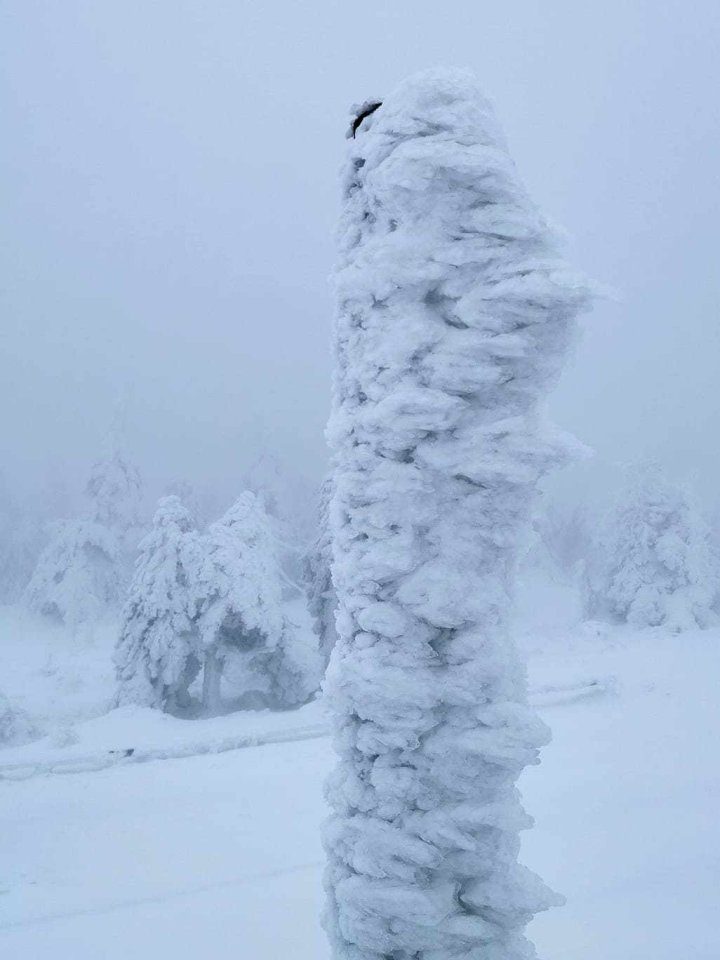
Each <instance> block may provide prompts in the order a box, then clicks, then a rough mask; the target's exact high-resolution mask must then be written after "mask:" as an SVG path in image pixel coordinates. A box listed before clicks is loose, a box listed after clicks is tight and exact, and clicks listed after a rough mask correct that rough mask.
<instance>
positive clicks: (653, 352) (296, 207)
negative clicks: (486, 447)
mask: <svg viewBox="0 0 720 960" xmlns="http://www.w3.org/2000/svg"><path fill="white" fill-rule="evenodd" d="M0 21H1V25H2V29H1V30H0V47H1V48H2V67H1V68H0V69H1V70H2V75H3V83H2V86H1V88H0V108H1V109H2V113H3V117H4V132H5V136H4V146H3V154H2V160H1V163H2V177H1V180H2V183H1V186H0V189H1V190H2V207H3V210H4V213H5V216H4V217H3V218H2V226H1V227H0V230H1V236H0V241H1V244H2V253H1V257H2V261H1V262H2V311H3V321H2V339H1V342H0V364H1V367H0V416H1V417H2V424H1V431H2V433H1V435H2V441H3V451H4V455H3V459H2V464H0V480H2V483H3V485H4V486H5V487H6V488H7V489H8V490H9V492H10V493H11V495H13V496H16V497H22V496H23V495H25V494H26V493H27V491H35V492H40V491H42V490H44V489H46V487H47V484H48V483H49V482H58V483H65V484H67V485H69V486H70V487H71V488H74V489H77V488H79V487H80V486H81V485H82V484H83V482H84V480H85V477H86V475H87V473H88V470H89V467H90V464H91V463H92V461H93V460H94V459H95V458H96V457H97V456H98V454H99V453H100V451H101V447H102V440H103V436H104V434H105V433H106V431H107V428H108V425H109V423H110V420H111V418H112V415H113V409H114V405H115V403H116V399H117V397H118V395H119V394H121V393H123V392H127V393H128V396H129V400H128V403H127V433H128V443H129V447H130V449H131V451H132V454H133V456H134V458H135V460H136V461H137V463H138V465H139V467H140V469H141V471H142V473H143V475H144V476H145V477H146V479H147V480H148V484H149V486H150V488H151V489H155V488H158V489H159V488H160V487H161V485H162V483H164V482H165V481H169V480H173V479H179V480H188V481H190V482H193V483H196V484H198V485H200V486H205V487H208V486H209V487H215V488H218V489H221V490H223V491H227V492H228V495H230V494H231V493H232V492H233V491H235V492H239V490H237V487H238V486H240V484H241V477H242V474H243V471H244V470H245V469H246V468H247V467H248V466H249V464H250V462H251V461H252V460H253V459H254V457H255V456H256V455H257V453H258V452H259V450H260V449H261V448H262V447H265V448H267V449H269V450H272V451H274V452H275V453H276V454H277V455H278V456H279V457H280V458H281V459H282V460H284V461H286V462H287V463H288V464H289V466H290V467H291V468H292V469H293V470H294V471H297V472H298V473H300V474H302V475H304V476H305V477H307V478H308V479H309V480H311V481H313V482H317V481H319V480H320V478H321V477H322V475H323V473H324V472H325V469H326V465H327V452H326V448H325V441H324V436H323V431H324V426H325V422H326V419H327V415H328V410H329V400H330V367H331V361H330V326H331V322H332V315H333V302H332V292H331V288H330V285H329V283H328V276H329V274H330V273H331V271H332V267H333V263H334V259H335V253H334V231H335V221H336V216H337V212H338V207H339V185H338V170H339V168H340V165H341V163H342V159H343V155H344V148H345V143H344V139H343V138H344V133H345V129H346V124H347V118H348V107H349V105H350V103H352V102H357V101H361V100H364V99H365V98H366V97H368V96H375V95H379V96H382V95H384V94H385V93H387V92H389V91H390V90H391V89H393V88H394V87H395V86H396V85H397V83H399V82H400V81H401V80H402V79H403V78H404V77H406V76H407V75H409V74H412V73H414V72H416V71H418V70H422V69H425V68H427V67H433V66H437V65H448V66H461V67H466V68H469V69H471V70H473V72H474V73H476V74H477V76H478V77H479V79H480V81H481V83H482V85H483V87H484V89H485V90H486V91H487V93H488V95H489V96H490V97H491V98H492V99H493V101H494V102H495V104H496V107H497V110H498V114H499V117H500V119H501V122H502V123H503V125H504V128H505V131H506V134H507V137H508V140H509V144H510V150H511V153H512V155H513V157H514V158H515V161H516V163H517V165H518V168H519V171H520V174H521V176H522V178H523V180H524V181H525V184H526V185H527V188H528V190H529V192H530V193H531V195H532V196H533V198H534V199H535V201H536V202H537V203H538V205H539V206H540V207H541V208H542V209H543V210H544V212H545V213H546V214H547V215H548V216H549V217H550V218H551V219H552V220H553V221H554V222H557V223H558V224H560V225H561V227H562V228H563V229H564V230H565V231H566V232H567V234H568V237H569V249H568V251H567V255H568V259H569V260H570V262H571V263H572V264H573V265H574V266H576V267H577V268H578V269H580V270H582V271H584V272H585V273H587V274H588V275H590V276H591V277H593V278H594V279H596V280H597V281H599V282H600V283H601V284H603V285H605V286H607V287H608V288H610V289H612V290H614V291H617V296H616V297H614V298H611V299H607V300H605V301H603V302H600V303H598V305H597V306H596V308H595V310H594V312H593V313H592V314H591V315H590V317H589V318H588V319H587V320H586V321H585V322H584V328H585V332H584V336H583V338H582V340H581V341H580V343H579V344H578V347H577V350H576V353H575V357H574V359H573V361H572V362H571V364H570V366H569V367H568V369H567V371H566V372H565V374H564V376H563V378H562V380H561V382H560V384H559V386H558V388H557V389H556V391H555V393H554V395H553V398H552V401H551V405H550V413H551V415H552V417H553V419H554V420H555V421H556V422H557V423H558V424H559V425H560V426H561V427H562V428H563V429H566V430H568V431H570V432H572V433H574V434H575V435H576V436H578V438H579V439H580V440H582V442H583V443H585V444H587V445H588V446H590V447H591V448H593V449H594V450H595V451H596V456H595V458H594V460H592V461H591V462H589V463H587V464H583V465H581V466H578V467H574V468H570V469H568V470H566V471H565V473H564V475H563V476H561V477H559V478H558V479H557V480H555V481H554V482H555V483H556V484H557V485H558V488H559V489H561V490H563V491H565V492H566V493H567V495H568V496H570V497H573V498H578V497H579V496H583V495H585V494H587V495H593V496H594V495H597V494H600V493H602V492H603V491H604V489H605V488H607V487H608V486H610V485H611V482H612V481H613V480H614V478H615V475H616V472H617V468H618V465H619V464H622V463H624V462H626V461H631V460H634V459H638V458H642V457H645V456H653V457H656V458H657V459H658V460H659V461H660V462H661V463H662V464H663V466H664V467H665V469H666V470H667V472H668V473H669V475H670V476H671V477H672V478H673V479H677V480H689V481H691V482H692V483H693V484H694V485H695V487H696V489H697V490H698V492H699V493H700V494H701V496H702V498H703V499H704V500H705V502H706V504H708V505H709V506H710V507H712V508H715V507H716V506H717V495H716V490H717V487H718V483H719V481H720V451H718V450H717V449H716V447H715V446H714V445H713V444H712V443H711V442H708V437H709V436H710V437H711V436H713V432H714V427H715V425H716V424H717V422H718V420H719V419H720V391H718V389H717V369H718V354H719V348H720V333H719V332H718V319H717V316H718V303H719V302H720V272H719V271H718V270H717V257H716V254H715V246H716V241H715V230H714V226H715V225H714V219H715V216H716V211H717V210H718V208H720V183H719V181H718V177H717V172H716V167H717V156H718V155H719V154H720V124H718V119H719V117H718V112H719V110H718V105H717V97H716V94H715V91H716V90H717V87H718V81H719V80H720V67H719V66H718V58H717V49H718V48H719V41H720V14H719V13H718V9H717V7H716V5H715V4H712V3H710V2H702V3H698V4H694V5H693V6H692V7H691V8H688V7H687V6H686V5H685V4H681V3H680V2H679V0H668V2H667V3H665V4H663V5H662V7H658V6H657V5H656V4H652V3H650V2H645V0H628V2H620V0H613V2H610V3H608V4H605V5H603V6H602V7H587V6H583V5H577V4H573V3H571V2H570V0H558V2H552V3H550V4H546V5H540V4H536V3H534V2H531V0H516V2H512V3H510V4H505V5H502V6H500V5H498V6H496V7H493V8H492V9H485V8H483V7H482V6H481V5H476V4H472V3H470V2H469V0H464V2H451V3H450V4H448V5H445V6H444V7H443V9H442V16H440V14H439V13H438V8H437V6H436V5H435V4H432V3H429V2H426V0H421V2H415V3H410V2H409V0H400V2H398V3H396V4H393V5H392V8H391V9H387V4H384V3H381V2H379V0H369V2H368V3H366V4H365V5H364V6H363V9H362V15H361V16H360V15H359V12H358V11H357V10H354V11H352V12H351V11H350V10H349V9H343V7H342V5H338V4H333V3H331V2H330V0H318V2H315V3H313V4H310V5H301V6H300V5H293V4H290V3H287V2H275V3H270V4H266V5H264V6H263V7H262V8H257V7H252V8H249V7H246V6H245V5H234V4H229V3H224V2H223V3H218V4H210V5H205V4H201V3H199V2H181V3H170V2H169V0H161V2H158V3H156V4H152V5H149V6H148V5H142V6H141V5H139V4H133V3H131V4H124V5H98V4H93V3H90V2H89V0H73V2H71V3H70V4H63V5H50V4H43V3H38V2H22V3H21V2H17V0H16V2H10V3H8V4H6V5H5V6H4V10H3V12H2V14H1V15H0Z"/></svg>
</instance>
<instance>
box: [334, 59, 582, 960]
mask: <svg viewBox="0 0 720 960" xmlns="http://www.w3.org/2000/svg"><path fill="white" fill-rule="evenodd" d="M363 112H366V113H368V115H367V116H366V117H365V118H364V119H363V120H362V122H360V123H359V124H357V125H356V129H355V131H354V132H355V139H352V140H350V143H349V159H348V164H347V170H346V174H345V179H344V208H343V212H342V217H341V225H340V257H339V266H338V272H337V276H336V287H337V297H338V313H337V320H336V331H335V351H336V374H335V387H334V390H335V398H334V411H333V415H332V417H331V423H330V427H329V436H330V441H331V445H332V447H333V452H334V460H335V482H336V493H335V502H334V504H333V509H332V522H333V552H334V567H333V578H334V581H335V586H336V588H337V592H338V598H339V613H338V633H339V639H338V642H337V644H336V646H335V649H334V651H333V655H332V657H331V660H330V667H329V670H328V676H327V680H326V687H327V692H328V696H329V700H330V703H331V706H332V710H333V712H334V716H335V746H336V750H337V751H338V753H339V764H338V766H337V768H336V770H335V773H334V775H333V776H332V777H331V779H330V781H329V783H328V799H329V802H330V804H331V807H332V809H333V815H332V817H331V819H330V820H329V822H328V824H327V826H326V831H325V843H326V848H327V852H328V861H329V862H328V867H327V872H326V885H327V890H328V895H329V896H328V909H327V913H326V927H327V929H328V932H329V935H330V939H331V943H332V948H333V956H334V957H336V958H338V960H339V958H342V960H381V958H388V960H389V958H391V957H392V958H393V960H460V958H463V960H471V958H480V957H482V958H483V960H520V958H527V957H530V956H532V955H533V951H532V947H531V946H530V945H529V943H528V942H527V941H526V939H525V937H524V933H523V931H524V927H525V924H526V923H527V921H528V920H529V919H530V918H531V916H532V915H533V913H535V912H536V911H538V910H541V909H544V908H546V907H547V906H548V905H549V904H550V903H551V902H553V895H552V894H551V893H550V892H549V891H547V890H546V888H545V887H544V886H543V884H542V883H541V881H540V880H539V879H538V878H536V877H535V876H534V875H532V874H531V873H530V872H529V871H527V870H526V869H524V868H522V867H520V866H519V865H518V863H517V860H516V858H517V854H518V849H519V839H518V830H520V829H521V828H523V827H527V826H528V824H529V822H530V821H529V818H528V817H527V815H526V814H525V813H524V812H523V810H522V807H521V805H520V801H519V798H518V793H517V790H516V788H515V781H516V779H517V777H518V776H519V774H520V773H521V772H522V770H523V768H524V767H525V766H526V765H527V764H530V763H535V762H536V758H537V752H538V748H539V746H541V745H542V744H544V743H545V742H546V741H547V739H548V732H547V730H546V728H545V726H544V725H543V724H542V723H541V722H540V721H539V720H538V719H537V718H536V717H535V715H534V713H533V712H532V711H531V710H530V709H529V708H528V706H527V704H526V691H525V679H524V671H523V668H522V666H521V664H520V663H519V662H518V660H517V659H516V655H515V653H514V652H513V649H512V647H511V644H510V641H509V639H508V635H507V630H506V622H507V613H508V602H509V600H508V598H509V593H510V590H511V587H512V582H513V571H514V566H515V562H516V558H517V551H518V542H519V539H520V536H521V534H522V533H523V530H524V528H525V526H526V524H527V521H528V516H529V512H530V510H531V506H532V502H533V497H534V491H535V488H536V483H537V480H538V477H539V476H540V475H541V474H542V473H543V472H544V471H545V470H546V469H547V468H548V466H549V465H551V464H552V463H553V462H555V461H556V460H558V459H559V458H561V457H562V456H563V451H564V448H565V441H564V440H562V438H561V437H560V436H559V434H557V433H556V432H554V431H553V430H552V429H551V428H549V427H546V426H545V425H544V421H543V417H542V415H541V407H540V404H541V401H542V399H543V397H544V395H545V394H546V392H547V391H548V388H549V386H550V384H551V383H552V382H553V381H554V380H555V378H556V376H557V374H558V372H559V369H560V366H561V362H562V360H563V358H564V356H565V353H566V349H567V346H568V342H569V341H570V339H571V335H572V331H573V327H574V319H575V316H576V314H577V313H578V311H579V310H581V309H582V308H584V307H586V305H587V304H588V301H589V299H590V295H589V292H588V288H587V285H586V284H585V283H584V282H583V281H581V280H578V279H577V278H575V277H574V275H572V274H571V273H569V272H568V270H567V269H566V268H565V266H564V265H563V262H562V260H561V259H560V257H559V254H558V252H557V243H556V239H555V237H554V235H553V233H552V232H551V231H550V230H549V228H548V226H547V224H546V222H545V220H544V219H543V218H542V216H541V215H540V214H539V212H538V211H537V209H536V208H535V206H534V205H533V204H532V202H531V201H530V199H529V198H528V196H527V194H526V192H525V190H524V189H523V187H522V185H521V184H520V182H519V180H518V176H517V173H516V171H515V168H514V166H513V163H512V161H511V159H510V157H509V156H508V153H507V149H506V146H505V142H504V139H503V136H502V133H501V132H500V129H499V127H498V123H497V121H496V119H495V117H494V115H493V111H492V108H491V106H490V104H489V102H488V101H487V100H486V99H485V98H484V96H483V95H482V93H481V91H480V90H479V89H478V86H477V84H476V81H475V80H474V79H473V78H472V76H470V75H468V74H465V73H462V72H455V71H447V72H445V71H438V72H433V73H429V74H421V75H419V76H417V77H415V78H413V79H410V80H408V81H406V82H405V83H404V84H402V85H401V86H400V87H399V88H398V89H397V90H396V92H395V93H394V94H393V95H392V96H390V97H388V98H387V99H386V100H385V101H384V102H383V103H382V104H381V105H379V106H378V107H377V109H375V110H374V112H372V113H369V112H368V111H363Z"/></svg>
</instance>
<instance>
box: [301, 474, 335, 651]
mask: <svg viewBox="0 0 720 960" xmlns="http://www.w3.org/2000/svg"><path fill="white" fill-rule="evenodd" d="M332 490H333V485H332V479H331V478H328V479H327V480H325V481H324V482H323V484H322V486H321V488H320V497H319V503H318V518H317V520H318V522H317V534H316V537H315V541H314V542H313V544H312V546H311V547H310V549H309V550H308V552H307V554H306V555H305V562H304V568H303V579H304V581H305V584H306V587H307V591H308V608H309V610H310V615H311V616H312V618H313V620H314V621H315V630H316V631H317V634H318V638H319V641H320V653H321V656H322V658H323V662H324V663H325V664H326V665H327V663H328V661H329V659H330V654H331V653H332V649H333V647H334V646H335V641H336V640H337V631H336V629H335V611H336V610H337V595H336V593H335V587H334V586H333V582H332V539H331V534H330V502H331V499H332Z"/></svg>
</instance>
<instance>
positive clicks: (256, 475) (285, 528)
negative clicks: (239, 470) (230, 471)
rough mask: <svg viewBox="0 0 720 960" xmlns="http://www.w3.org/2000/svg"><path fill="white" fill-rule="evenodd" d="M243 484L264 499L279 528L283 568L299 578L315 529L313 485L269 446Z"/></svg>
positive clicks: (254, 464)
mask: <svg viewBox="0 0 720 960" xmlns="http://www.w3.org/2000/svg"><path fill="white" fill-rule="evenodd" d="M243 486H244V489H246V490H249V491H250V492H251V493H254V494H255V495H256V496H257V497H259V498H260V499H261V500H262V502H263V506H264V508H265V510H266V512H267V514H268V516H269V517H270V520H271V522H272V525H273V527H274V529H275V535H276V538H277V542H278V547H279V551H280V553H279V556H280V560H281V563H282V567H283V570H284V572H285V573H286V574H287V575H288V576H289V577H291V578H292V579H293V580H295V579H296V578H298V577H299V576H300V575H301V567H302V556H303V554H304V553H305V551H306V549H307V544H308V542H309V540H310V538H311V536H312V531H313V516H312V503H313V498H312V488H308V486H307V483H306V481H305V480H304V478H303V477H301V476H299V475H298V474H297V473H293V472H292V471H291V470H290V469H289V468H288V467H287V465H286V464H284V463H283V462H282V461H281V460H280V458H279V457H278V456H277V455H276V454H274V453H272V452H271V451H269V450H267V449H262V452H261V453H260V454H259V455H258V456H257V457H256V459H255V460H254V461H253V463H252V464H251V466H250V468H249V469H248V470H247V471H246V473H245V476H244V479H243Z"/></svg>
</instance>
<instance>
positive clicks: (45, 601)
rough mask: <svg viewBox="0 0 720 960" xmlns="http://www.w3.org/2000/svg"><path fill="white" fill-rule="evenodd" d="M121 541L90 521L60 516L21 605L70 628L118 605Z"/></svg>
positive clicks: (119, 600) (90, 620)
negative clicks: (119, 542) (118, 542)
mask: <svg viewBox="0 0 720 960" xmlns="http://www.w3.org/2000/svg"><path fill="white" fill-rule="evenodd" d="M118 570H119V557H118V545H117V540H116V539H115V537H114V536H113V534H112V533H111V532H110V531H109V530H108V529H107V527H104V526H103V525H102V524H100V523H96V522H95V521H93V520H90V519H82V518H81V519H78V520H60V521H58V522H57V523H55V524H53V525H52V530H51V539H50V542H49V543H48V545H47V546H46V547H45V549H44V551H43V552H42V554H41V555H40V559H39V560H38V562H37V566H36V567H35V571H34V572H33V575H32V577H31V579H30V582H29V583H28V585H27V587H26V588H25V591H24V594H23V603H24V605H25V606H26V607H27V608H28V609H29V610H33V611H34V612H35V613H40V614H42V615H43V616H46V617H50V618H51V619H54V620H57V621H59V622H60V623H64V624H65V625H66V626H68V627H70V628H71V629H72V630H78V629H80V628H81V627H82V626H83V625H86V624H91V623H93V622H96V621H98V620H101V619H102V618H103V617H104V616H106V615H107V614H108V613H109V612H111V611H112V610H114V609H116V608H117V607H118V605H119V603H120V602H121V599H122V590H123V584H122V580H121V578H120V577H119V574H118Z"/></svg>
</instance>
